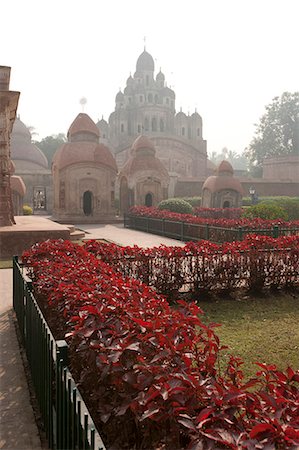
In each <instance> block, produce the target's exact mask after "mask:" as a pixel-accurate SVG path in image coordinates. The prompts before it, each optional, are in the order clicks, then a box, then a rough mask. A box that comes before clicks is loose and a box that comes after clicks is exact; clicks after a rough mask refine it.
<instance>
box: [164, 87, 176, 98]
mask: <svg viewBox="0 0 299 450" xmlns="http://www.w3.org/2000/svg"><path fill="white" fill-rule="evenodd" d="M162 93H163V95H166V96H169V97H170V98H175V93H174V91H173V90H172V89H170V88H169V87H167V86H165V87H164V88H163V91H162Z"/></svg>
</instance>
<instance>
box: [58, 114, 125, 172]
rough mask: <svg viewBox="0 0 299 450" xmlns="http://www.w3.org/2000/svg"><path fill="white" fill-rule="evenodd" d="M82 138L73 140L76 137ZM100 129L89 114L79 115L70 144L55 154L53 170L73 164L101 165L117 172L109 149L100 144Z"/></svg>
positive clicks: (72, 130)
mask: <svg viewBox="0 0 299 450" xmlns="http://www.w3.org/2000/svg"><path fill="white" fill-rule="evenodd" d="M78 134H79V137H80V140H79V139H76V140H72V137H73V136H74V135H76V136H78ZM99 135H100V132H99V129H98V127H97V126H96V124H95V123H94V122H93V120H92V119H91V118H90V117H89V116H88V115H87V114H83V113H81V114H79V115H78V116H77V117H76V119H75V120H74V121H73V123H72V125H71V126H70V128H69V131H68V142H66V143H65V144H63V145H62V146H61V147H60V148H59V149H58V150H57V151H56V153H55V155H54V158H53V168H54V167H55V168H57V169H58V170H61V169H64V168H66V167H68V166H71V165H73V164H80V163H91V164H92V165H93V164H100V165H103V166H106V167H108V168H109V169H111V170H113V171H115V172H117V166H116V162H115V159H114V157H113V155H112V153H111V152H110V150H109V148H108V147H107V146H106V145H104V144H102V143H99Z"/></svg>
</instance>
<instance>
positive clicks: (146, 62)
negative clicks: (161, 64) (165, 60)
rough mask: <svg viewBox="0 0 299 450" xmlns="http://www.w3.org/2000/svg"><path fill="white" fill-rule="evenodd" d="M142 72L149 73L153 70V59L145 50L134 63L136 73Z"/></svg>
mask: <svg viewBox="0 0 299 450" xmlns="http://www.w3.org/2000/svg"><path fill="white" fill-rule="evenodd" d="M144 70H146V71H147V70H148V71H151V72H154V70H155V63H154V59H153V57H152V55H150V54H149V53H148V52H147V51H146V50H144V51H143V52H142V53H141V55H140V56H139V58H138V59H137V63H136V72H143V71H144Z"/></svg>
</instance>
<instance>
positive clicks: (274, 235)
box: [272, 225, 279, 238]
mask: <svg viewBox="0 0 299 450" xmlns="http://www.w3.org/2000/svg"><path fill="white" fill-rule="evenodd" d="M278 235H279V229H278V225H274V226H273V230H272V237H274V238H278Z"/></svg>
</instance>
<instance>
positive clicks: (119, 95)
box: [115, 91, 124, 102]
mask: <svg viewBox="0 0 299 450" xmlns="http://www.w3.org/2000/svg"><path fill="white" fill-rule="evenodd" d="M123 100H124V94H123V93H122V91H118V93H117V94H116V97H115V101H116V102H122V101H123Z"/></svg>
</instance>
